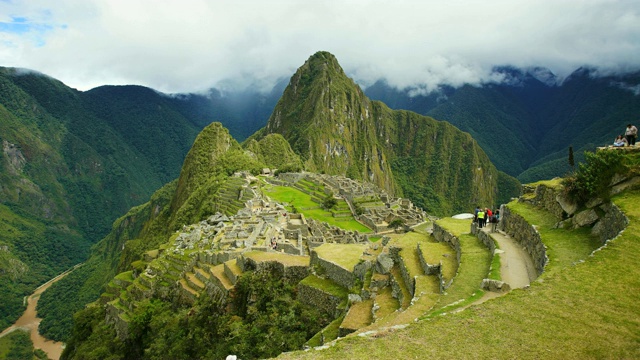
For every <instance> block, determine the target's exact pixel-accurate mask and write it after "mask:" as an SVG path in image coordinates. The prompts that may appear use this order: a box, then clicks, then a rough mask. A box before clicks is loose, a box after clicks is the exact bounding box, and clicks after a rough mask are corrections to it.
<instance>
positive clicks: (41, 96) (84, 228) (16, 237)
mask: <svg viewBox="0 0 640 360" xmlns="http://www.w3.org/2000/svg"><path fill="white" fill-rule="evenodd" d="M0 84H1V86H0V141H1V142H2V144H3V145H2V150H3V151H2V153H1V156H0V212H2V216H1V217H0V227H2V229H3V231H2V232H3V234H4V235H3V236H2V237H1V238H0V247H3V248H4V249H6V251H4V252H2V254H0V257H2V259H3V260H2V261H0V327H2V328H4V327H6V326H8V325H9V324H11V323H12V322H13V321H14V320H15V319H16V318H17V317H18V316H19V315H20V313H21V311H22V309H23V305H22V300H21V299H22V297H23V296H24V295H27V294H29V293H31V292H32V291H33V289H34V288H35V287H36V286H37V285H39V284H41V283H43V282H44V281H46V280H47V279H49V278H51V277H53V276H54V275H55V274H58V273H60V272H61V271H63V270H64V269H67V268H69V267H71V266H73V265H75V264H77V263H79V262H82V261H83V260H84V259H86V257H87V255H88V252H89V247H90V246H91V244H93V243H95V242H96V241H97V240H99V239H100V238H102V237H104V236H105V235H106V234H107V233H108V232H109V231H110V230H111V225H112V223H113V221H114V220H115V219H116V218H117V217H118V216H121V214H123V213H124V212H126V211H127V210H128V209H130V208H131V207H132V206H134V205H137V204H140V203H142V202H144V201H146V200H148V199H149V196H150V195H151V194H152V193H153V191H155V190H156V189H158V188H160V187H161V186H162V185H163V184H164V183H166V182H168V181H170V180H172V179H174V178H175V177H176V176H177V175H178V171H179V168H180V166H181V164H182V161H183V159H184V155H185V154H186V153H187V151H188V150H189V145H188V144H189V143H191V142H192V141H193V139H194V138H195V136H196V134H197V132H198V131H199V129H198V127H197V126H195V125H194V124H193V123H191V122H190V121H189V120H188V119H186V118H184V117H183V116H182V115H180V113H178V112H176V111H174V110H172V109H171V101H173V100H172V99H170V98H168V97H166V96H161V95H160V94H158V93H156V92H154V91H152V90H150V89H145V88H141V87H103V88H98V89H94V90H91V91H88V92H84V93H83V92H79V91H76V90H74V89H71V88H69V87H67V86H65V85H64V84H62V83H61V82H59V81H57V80H55V79H52V78H49V77H47V76H45V75H42V74H36V73H33V72H25V71H22V70H17V69H10V68H2V69H0Z"/></svg>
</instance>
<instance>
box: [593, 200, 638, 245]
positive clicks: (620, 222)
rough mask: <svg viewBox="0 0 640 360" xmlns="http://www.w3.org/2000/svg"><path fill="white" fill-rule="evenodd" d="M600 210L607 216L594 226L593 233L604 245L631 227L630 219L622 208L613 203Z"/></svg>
mask: <svg viewBox="0 0 640 360" xmlns="http://www.w3.org/2000/svg"><path fill="white" fill-rule="evenodd" d="M600 209H602V210H604V211H605V214H604V216H603V217H601V218H600V221H598V222H597V223H596V224H595V225H594V226H593V228H592V229H591V232H592V233H594V234H595V235H597V236H598V237H599V238H600V241H601V242H602V243H603V244H604V243H605V242H606V241H607V240H610V239H613V238H614V237H616V236H618V234H619V233H620V232H621V231H622V230H624V228H626V227H627V225H629V219H628V218H627V216H626V215H625V214H624V213H623V212H622V210H620V208H618V207H617V206H615V205H614V204H612V203H607V204H603V205H601V206H600Z"/></svg>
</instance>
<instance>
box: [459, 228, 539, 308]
mask: <svg viewBox="0 0 640 360" xmlns="http://www.w3.org/2000/svg"><path fill="white" fill-rule="evenodd" d="M481 231H484V232H485V233H488V234H490V235H491V236H492V237H493V238H494V239H495V240H496V242H497V243H498V247H499V248H500V249H498V250H497V251H496V252H497V253H498V254H499V256H500V277H501V278H502V281H504V282H505V283H507V284H509V286H511V289H521V288H524V287H526V286H528V285H529V284H531V282H532V281H534V280H535V279H536V277H537V275H536V270H535V267H534V265H533V260H532V259H531V256H529V254H528V253H527V252H526V251H525V250H524V249H523V248H522V246H520V245H519V244H518V243H517V242H516V241H515V240H514V239H513V238H512V237H511V236H509V235H507V234H506V233H504V232H502V231H500V230H496V231H495V232H491V228H490V227H485V228H483V229H482V230H481ZM507 293H508V292H504V293H498V292H491V291H486V292H485V293H484V295H483V296H482V297H481V298H480V299H478V300H476V301H474V302H472V303H471V304H468V305H465V306H462V307H460V308H459V309H456V311H455V312H458V311H462V310H464V309H466V308H468V307H470V306H473V305H478V304H482V303H483V302H485V301H488V300H491V299H494V298H497V297H500V296H502V295H505V294H507Z"/></svg>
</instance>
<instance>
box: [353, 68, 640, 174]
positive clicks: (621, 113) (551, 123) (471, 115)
mask: <svg viewBox="0 0 640 360" xmlns="http://www.w3.org/2000/svg"><path fill="white" fill-rule="evenodd" d="M496 72H498V73H499V74H500V77H501V78H502V79H503V81H502V82H500V83H494V84H486V85H484V86H481V87H476V86H470V85H465V86H462V87H460V88H457V89H454V88H450V87H443V88H441V89H439V91H437V92H433V93H430V94H429V95H420V94H418V95H416V94H414V93H413V92H412V91H411V90H410V89H408V90H405V91H400V90H397V89H394V88H391V87H390V86H388V85H387V84H386V83H385V82H384V81H379V82H377V83H376V84H374V85H372V86H370V87H368V88H367V89H366V91H365V94H367V96H369V97H371V98H372V99H377V100H380V101H383V102H385V103H386V104H387V105H389V106H390V107H391V108H394V109H407V110H411V111H415V112H417V113H419V114H424V115H429V116H433V117H434V118H437V119H440V120H445V121H448V122H450V123H451V124H453V125H455V126H456V127H458V128H459V129H461V130H463V131H467V132H469V133H470V134H471V135H472V136H473V137H474V139H476V140H477V141H478V143H479V144H480V146H481V147H482V148H483V149H484V150H485V151H486V153H487V155H489V158H490V159H491V161H492V162H494V163H495V164H496V166H497V167H498V168H499V169H500V170H502V171H505V172H506V173H508V174H510V175H512V176H516V177H518V179H520V180H521V181H523V182H530V181H536V180H540V179H544V178H550V177H554V176H559V175H563V174H565V173H566V172H567V171H568V170H569V165H568V162H567V161H566V159H567V156H568V148H569V146H572V147H573V150H574V152H575V153H576V154H578V156H579V159H581V154H582V152H583V151H585V150H593V149H594V148H595V147H597V146H603V145H609V144H610V143H611V142H612V141H613V139H614V138H615V136H616V135H618V134H620V133H622V132H623V130H624V128H625V126H626V124H627V123H630V122H631V123H634V122H636V121H637V120H638V114H639V113H640V97H639V96H638V92H637V87H638V84H639V83H640V80H639V76H640V73H629V74H624V75H606V74H601V73H599V72H598V71H597V69H590V68H580V69H578V70H576V71H575V72H574V73H572V74H571V75H570V76H568V77H567V78H566V79H563V80H561V81H560V80H559V79H557V78H556V77H555V76H553V74H551V73H550V72H549V71H548V70H546V69H542V68H533V69H527V70H522V69H517V68H514V67H497V68H496Z"/></svg>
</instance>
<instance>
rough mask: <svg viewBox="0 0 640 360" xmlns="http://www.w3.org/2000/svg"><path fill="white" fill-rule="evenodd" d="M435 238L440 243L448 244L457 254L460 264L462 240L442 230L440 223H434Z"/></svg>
mask: <svg viewBox="0 0 640 360" xmlns="http://www.w3.org/2000/svg"><path fill="white" fill-rule="evenodd" d="M433 237H434V238H435V239H436V241H438V242H446V243H447V244H449V246H451V248H452V249H453V250H455V252H456V261H457V263H458V264H459V263H460V254H461V252H460V239H458V237H457V236H455V235H453V234H451V233H450V232H448V231H446V230H445V229H444V228H442V227H441V226H440V225H438V223H436V222H434V223H433Z"/></svg>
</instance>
